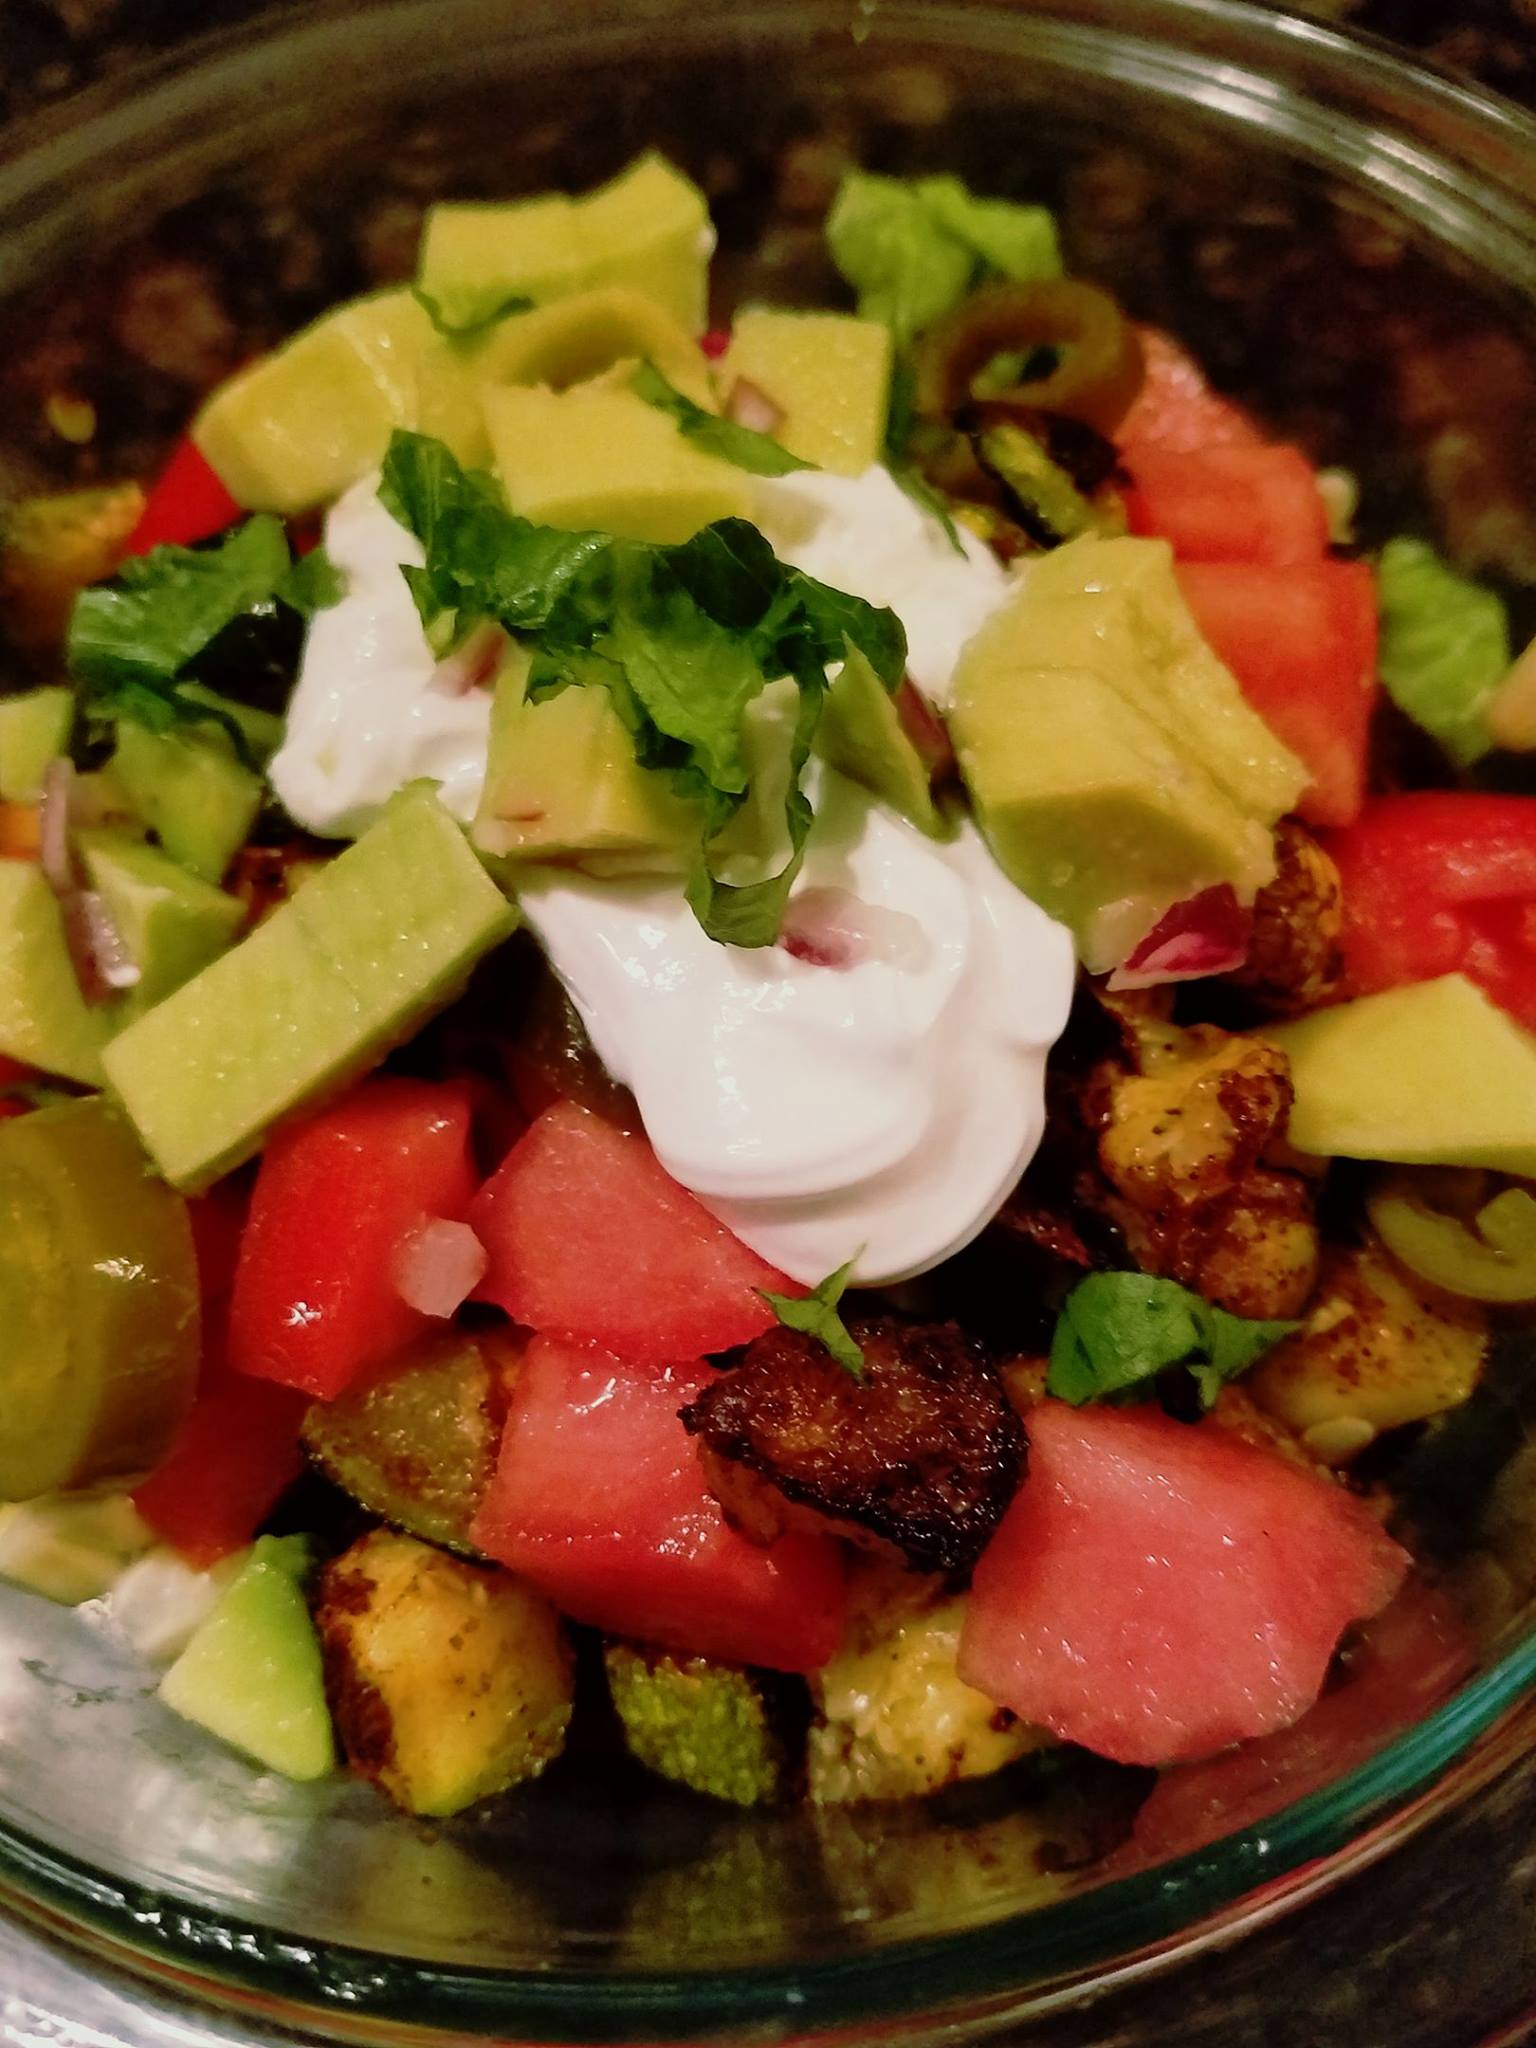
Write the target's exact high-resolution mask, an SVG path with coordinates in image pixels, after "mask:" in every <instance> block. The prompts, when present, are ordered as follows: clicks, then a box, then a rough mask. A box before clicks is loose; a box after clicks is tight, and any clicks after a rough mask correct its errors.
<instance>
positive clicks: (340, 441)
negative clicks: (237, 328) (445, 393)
mask: <svg viewBox="0 0 1536 2048" xmlns="http://www.w3.org/2000/svg"><path fill="white" fill-rule="evenodd" d="M424 364H430V365H431V374H432V375H433V376H434V377H442V376H446V375H449V374H452V357H451V355H450V354H448V353H447V352H446V351H445V350H444V349H443V347H442V345H441V340H440V337H439V336H438V334H437V330H436V329H435V328H434V327H433V325H432V321H431V318H430V317H429V315H428V314H427V312H426V310H425V309H424V308H423V307H422V306H421V305H420V304H418V302H417V300H416V299H415V298H414V297H413V295H412V294H411V293H410V292H409V291H407V290H399V291H387V292H376V293H373V294H371V295H370V296H368V297H366V298H361V299H354V300H352V301H351V302H350V303H349V304H347V305H344V306H338V307H337V308H336V310H335V311H334V312H331V313H327V314H325V315H323V316H322V318H320V319H319V320H317V321H315V323H314V324H313V326H310V327H306V328H305V329H304V330H303V331H302V333H299V334H296V335H295V336H294V337H293V339H292V340H291V341H290V342H287V343H286V344H285V345H284V346H283V347H282V348H280V349H278V350H277V351H276V352H275V353H274V354H272V355H269V356H263V357H262V358H261V360H260V361H259V362H255V363H252V364H251V366H250V368H249V369H246V370H242V371H240V372H239V374H238V375H236V376H234V377H232V378H231V379H230V380H229V382H228V383H227V384H221V385H220V386H219V388H218V390H217V391H216V392H215V393H214V394H213V396H212V398H210V399H209V401H208V403H207V404H206V405H205V406H204V407H203V409H202V411H201V412H200V413H199V414H198V416H197V419H196V420H195V421H194V423H193V428H192V436H193V439H194V440H195V441H196V442H197V445H198V447H199V448H200V449H201V450H202V452H203V454H204V455H205V456H206V457H207V459H208V461H209V462H210V463H211V464H212V465H213V467H214V469H215V470H217V471H218V473H219V475H220V477H221V478H222V479H223V481H224V483H225V485H226V486H227V487H228V489H229V490H230V492H231V493H232V494H233V495H234V497H236V498H237V499H238V500H239V502H240V503H241V504H242V505H245V506H247V507H248V508H249V509H250V510H252V511H257V512H281V513H285V514H286V513H292V512H305V511H308V510H309V509H310V507H311V506H314V505H320V504H323V503H325V501H326V500H327V499H330V498H334V497H336V496H337V495H338V494H339V493H340V492H341V491H344V490H345V489H346V488H347V486H348V485H349V484H352V483H356V481H357V479H358V478H359V477H361V476H364V475H366V474H367V472H368V471H369V470H370V469H372V468H374V466H375V465H376V464H377V463H378V462H380V461H381V460H382V458H383V455H384V450H385V448H386V447H387V446H388V444H389V437H390V435H391V433H392V432H393V431H394V429H395V428H396V427H414V426H415V425H416V424H417V420H418V416H419V397H420V390H421V383H422V377H423V365H424Z"/></svg>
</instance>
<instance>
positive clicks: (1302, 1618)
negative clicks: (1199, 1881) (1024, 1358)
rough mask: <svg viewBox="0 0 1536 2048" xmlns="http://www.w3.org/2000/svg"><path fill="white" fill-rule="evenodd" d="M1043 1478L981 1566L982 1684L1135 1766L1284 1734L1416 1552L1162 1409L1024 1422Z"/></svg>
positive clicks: (1225, 1439) (973, 1628)
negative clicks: (1346, 1640)
mask: <svg viewBox="0 0 1536 2048" xmlns="http://www.w3.org/2000/svg"><path fill="white" fill-rule="evenodd" d="M1028 1429H1029V1438H1030V1450H1029V1472H1028V1476H1027V1478H1026V1479H1025V1482H1024V1485H1023V1487H1022V1488H1021V1489H1020V1491H1019V1493H1018V1495H1017V1496H1016V1498H1015V1500H1014V1502H1013V1505H1012V1506H1011V1507H1010V1508H1009V1510H1008V1513H1007V1514H1006V1516H1005V1517H1004V1518H1003V1522H1002V1525H1001V1527H1000V1528H999V1530H998V1532H997V1534H996V1536H995V1537H994V1538H993V1540H992V1542H991V1544H990V1546H989V1547H988V1549H987V1551H986V1553H985V1554H984V1556H983V1557H982V1560H981V1562H980V1564H979V1565H978V1566H977V1568H976V1577H975V1582H974V1585H973V1588H972V1592H971V1600H970V1608H969V1612H968V1614H967V1618H966V1623H965V1629H964V1633H963V1635H962V1637H961V1643H960V1672H961V1676H962V1677H963V1678H964V1679H965V1680H966V1681H967V1683H968V1684H970V1685H973V1686H975V1687H977V1688H978V1690H980V1691H982V1692H984V1693H986V1694H987V1696H988V1697H989V1698H991V1699H994V1700H996V1701H998V1702H999V1704H1000V1705H1003V1706H1007V1707H1011V1708H1012V1709H1013V1711H1014V1712H1015V1713H1016V1714H1017V1715H1019V1717H1020V1718H1021V1719H1022V1720H1025V1721H1033V1722H1037V1723H1039V1724H1040V1725H1041V1726H1043V1727H1046V1728H1049V1729H1050V1730H1051V1731H1052V1733H1053V1734H1055V1735H1058V1736H1060V1737H1062V1738H1063V1740H1065V1741H1068V1742H1076V1743H1081V1744H1082V1745H1083V1746H1084V1747H1085V1748H1087V1749H1092V1750H1097V1751H1098V1753H1099V1754H1100V1755H1101V1756H1107V1757H1112V1758H1113V1759H1114V1760H1115V1761H1116V1762H1119V1763H1128V1764H1167V1763H1179V1762H1184V1761H1188V1760H1191V1759H1194V1758H1197V1757H1204V1756H1210V1755H1213V1754H1214V1753H1215V1752H1216V1751H1217V1750H1221V1749H1225V1748H1226V1747H1227V1746H1228V1745H1229V1744H1230V1743H1234V1742H1243V1741H1246V1740H1247V1739H1248V1738H1249V1737H1250V1736H1254V1735H1265V1734H1268V1733H1269V1732H1270V1731H1271V1730H1273V1729H1276V1728H1284V1727H1287V1726H1288V1725H1289V1724H1290V1723H1291V1722H1292V1721H1294V1720H1296V1719H1297V1718H1298V1716H1299V1715H1301V1714H1302V1713H1304V1712H1305V1710H1306V1709H1307V1708H1308V1707H1309V1706H1310V1705H1311V1704H1312V1702H1313V1701H1314V1700H1315V1699H1316V1698H1317V1696H1318V1694H1319V1692H1320V1691H1321V1689H1322V1684H1323V1679H1324V1677H1325V1675H1326V1673H1327V1670H1328V1664H1329V1660H1330V1658H1331V1657H1332V1655H1333V1652H1334V1650H1335V1648H1336V1646H1337V1644H1338V1640H1339V1637H1340V1636H1341V1634H1342V1633H1343V1631H1344V1630H1345V1628H1346V1627H1348V1625H1349V1623H1350V1622H1352V1621H1356V1620H1359V1619H1360V1618H1362V1617H1363V1616H1366V1615H1370V1614H1374V1613H1375V1612H1376V1611H1377V1610H1378V1609H1379V1608H1380V1607H1382V1606H1384V1605H1385V1603H1386V1602H1387V1601H1388V1600H1389V1599H1391V1597H1392V1595H1393V1594H1394V1593H1395V1592H1396V1590H1397V1588H1398V1586H1399V1585H1400V1584H1401V1583H1402V1580H1403V1577H1404V1574H1405V1573H1406V1572H1407V1570H1408V1566H1409V1559H1408V1556H1407V1553H1406V1552H1405V1551H1403V1550H1401V1549H1400V1548H1399V1547H1398V1545H1397V1544H1395V1543H1394V1542H1392V1540H1391V1539H1390V1538H1389V1537H1388V1536H1386V1535H1385V1534H1384V1533H1383V1531H1382V1530H1381V1528H1380V1526H1379V1524H1378V1523H1377V1522H1376V1521H1375V1520H1374V1519H1373V1518H1372V1517H1371V1515H1370V1514H1369V1513H1368V1512H1367V1511H1366V1509H1365V1508H1364V1507H1362V1506H1361V1505H1360V1503H1359V1502H1358V1501H1356V1500H1354V1499H1352V1498H1351V1496H1350V1495H1348V1494H1347V1493H1345V1492H1344V1491H1343V1489H1342V1488H1341V1487H1338V1486H1335V1485H1333V1484H1331V1483H1330V1482H1328V1481H1325V1480H1322V1479H1315V1478H1313V1477H1312V1476H1311V1475H1310V1474H1309V1473H1307V1472H1304V1471H1301V1470H1300V1469H1298V1468H1297V1467H1296V1466H1294V1465H1291V1464H1288V1463H1286V1462H1285V1461H1284V1460H1283V1459H1281V1458H1279V1457H1277V1456H1275V1455H1274V1454H1273V1453H1270V1452H1267V1451H1261V1450H1257V1449H1255V1448H1254V1447H1253V1446H1251V1445H1249V1444H1245V1443H1242V1442H1240V1441H1239V1440H1238V1439H1237V1438H1236V1437H1234V1436H1232V1435H1231V1434H1230V1433H1229V1432H1227V1431H1225V1430H1222V1429H1219V1428H1218V1427H1217V1426H1216V1425H1215V1424H1213V1423H1202V1424H1196V1425H1193V1426H1192V1425H1190V1424H1187V1423H1180V1422H1174V1421H1173V1420H1172V1419H1171V1418H1170V1417H1168V1416H1166V1415H1164V1414H1163V1413H1162V1412H1161V1410H1158V1409H1153V1408H1136V1409H1130V1408H1108V1407H1101V1406H1093V1407H1087V1408H1081V1409H1076V1408H1069V1407H1067V1406H1066V1405H1065V1404H1064V1403H1062V1402H1059V1401H1045V1402H1042V1403H1041V1404H1040V1405H1039V1406H1038V1407H1036V1408H1034V1409H1032V1410H1031V1411H1030V1414H1029V1418H1028Z"/></svg>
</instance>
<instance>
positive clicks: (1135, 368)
mask: <svg viewBox="0 0 1536 2048" xmlns="http://www.w3.org/2000/svg"><path fill="white" fill-rule="evenodd" d="M1042 347H1044V348H1053V349H1055V350H1056V351H1057V352H1058V354H1057V359H1056V362H1055V364H1054V366H1053V367H1052V368H1051V369H1050V370H1049V371H1048V372H1047V373H1046V374H1045V375H1044V376H1039V377H1029V376H1026V377H1025V378H1024V379H1023V380H1022V381H1021V382H1018V383H1014V384H1009V385H1006V386H1005V387H1004V388H1003V389H1001V390H999V389H996V388H993V387H992V386H991V384H990V383H989V384H988V385H987V387H986V388H985V389H981V388H979V387H978V384H977V380H978V379H979V378H981V377H982V374H983V372H984V371H986V370H988V369H989V367H990V366H992V365H994V364H995V363H996V362H997V360H998V358H999V357H1002V356H1008V355H1013V354H1023V355H1024V356H1025V358H1026V360H1027V359H1028V357H1029V355H1031V354H1033V352H1034V351H1035V350H1036V349H1039V348H1042ZM1142 371H1143V364H1142V352H1141V343H1140V341H1139V340H1138V339H1137V336H1136V330H1135V328H1134V327H1132V325H1131V323H1130V321H1129V320H1127V319H1126V317H1125V315H1124V314H1123V313H1122V312H1121V310H1120V308H1119V306H1118V305H1117V304H1116V303H1115V301H1114V300H1113V299H1112V298H1111V297H1110V295H1109V293H1108V292H1103V291H1100V290H1099V288H1098V287H1097V285H1091V284H1083V283H1082V282H1081V281H1080V280H1079V279H1077V278H1069V277H1055V278H1045V279H1041V280H1039V281H1038V282H1036V283H1034V284H995V285H988V286H985V287H984V288H983V289H982V290H981V291H979V292H972V294H971V296H970V297H969V298H968V299H962V300H961V302H960V304H959V305H958V306H957V307H956V308H955V310H954V312H953V313H951V314H949V316H948V317H947V318H946V319H944V320H941V321H940V322H939V324H938V325H937V326H936V327H934V328H932V329H930V331H929V332H928V333H927V334H926V335H925V336H924V338H923V340H922V342H921V343H920V345H919V348H918V353H917V364H916V372H917V381H916V390H915V397H916V403H917V410H918V412H919V413H921V414H922V415H923V416H924V417H925V418H927V419H953V418H954V417H955V415H956V414H957V413H960V412H962V411H963V410H964V409H965V408H966V407H967V406H969V405H971V404H972V403H973V402H974V401H976V400H978V399H983V400H984V401H985V403H986V405H987V406H988V408H989V409H990V410H993V411H999V410H1001V411H1005V412H1011V413H1016V414H1028V413H1042V412H1044V413H1061V414H1064V415H1065V416H1066V417H1067V418H1068V419H1076V420H1086V421H1087V423H1088V424H1089V425H1090V426H1093V427H1097V428H1098V430H1099V431H1100V433H1104V434H1107V433H1109V432H1111V431H1112V429H1113V428H1114V427H1116V426H1117V425H1118V424H1119V422H1120V421H1121V419H1122V418H1123V417H1124V416H1125V413H1126V411H1127V409H1128V407H1129V406H1130V403H1131V401H1132V399H1134V398H1135V396H1136V394H1137V392H1138V391H1139V390H1140V389H1141V380H1142Z"/></svg>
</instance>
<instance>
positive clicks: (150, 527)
mask: <svg viewBox="0 0 1536 2048" xmlns="http://www.w3.org/2000/svg"><path fill="white" fill-rule="evenodd" d="M244 516H245V513H244V509H243V507H241V506H240V505H238V504H237V503H236V502H235V500H234V499H233V498H232V497H231V496H230V494H229V492H228V491H227V490H226V489H225V488H224V485H223V483H222V482H221V481H220V479H219V477H218V476H217V474H216V473H215V472H214V471H213V470H212V469H211V468H210V467H209V465H208V463H207V461H206V460H205V458H204V456H203V453H202V451H201V449H199V447H198V446H197V443H196V442H195V441H194V440H193V439H192V437H191V436H190V435H184V436H183V438H182V439H181V440H180V441H178V442H177V443H176V446H175V448H174V449H173V450H172V451H171V458H170V460H169V462H167V463H166V465H165V468H164V469H163V470H162V471H161V472H160V475H159V478H158V479H157V481H156V482H155V483H154V484H153V485H152V486H151V487H150V493H149V497H148V498H147V499H146V501H145V505H144V510H143V511H142V512H141V513H140V514H139V523H138V525H137V526H136V527H135V528H134V529H133V531H132V533H130V534H129V536H128V539H127V541H126V543H125V544H124V547H123V553H124V554H125V555H147V554H148V553H149V551H150V549H151V548H157V547H160V546H162V545H164V544H165V543H166V542H167V541H171V542H174V543H175V544H176V545H177V546H178V547H190V546H191V544H192V543H193V541H196V540H210V539H211V538H212V537H213V535H214V534H216V533H222V532H223V531H224V529H225V527H226V526H233V525H234V523H235V521H236V520H237V519H243V518H244Z"/></svg>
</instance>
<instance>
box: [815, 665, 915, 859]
mask: <svg viewBox="0 0 1536 2048" xmlns="http://www.w3.org/2000/svg"><path fill="white" fill-rule="evenodd" d="M816 751H817V753H818V754H820V755H821V756H822V758H823V760H826V761H829V762H830V763H831V764H832V766H833V767H834V768H837V769H840V770H841V771H842V773H843V774H844V775H849V776H851V777H852V778H853V780H854V781H855V782H861V783H862V784H863V785H864V787H865V788H866V789H868V790H872V791H873V793H874V794H875V795H876V796H878V797H880V798H882V799H883V800H884V801H885V802H886V803H888V804H889V805H890V806H891V807H892V809H893V810H897V811H900V812H901V814H902V816H903V817H906V818H910V819H911V820H912V822H913V824H914V825H916V826H917V827H918V829H919V830H920V831H923V832H927V833H929V834H930V835H932V836H933V837H935V838H937V837H938V836H940V835H941V834H942V833H943V831H944V829H945V825H944V819H943V816H942V815H941V813H940V811H939V809H938V806H937V805H936V804H935V803H934V801H933V789H932V786H931V784H930V782H929V778H928V767H927V763H926V762H925V761H924V760H923V757H922V755H921V754H919V752H918V751H917V748H916V747H915V746H914V745H913V744H912V742H911V740H910V739H908V737H907V735H906V734H905V732H903V731H902V726H901V714H900V712H899V711H898V710H897V709H896V700H895V698H894V697H893V696H892V695H891V693H890V691H889V690H887V689H886V687H885V685H884V684H883V683H882V682H881V680H880V678H879V677H878V676H877V675H876V674H875V672H874V670H873V669H872V668H871V667H870V665H869V663H868V662H867V661H866V660H865V658H864V656H863V655H862V654H861V653H860V651H859V650H858V648H857V647H855V646H854V645H853V644H852V643H851V642H850V643H849V645H848V651H847V654H846V656H845V658H844V661H843V665H842V668H841V669H840V670H839V671H838V673H837V675H836V676H835V677H834V679H833V681H832V685H831V687H830V688H829V689H828V691H827V697H826V702H825V704H824V705H823V707H822V713H821V724H820V725H819V726H818V727H817V730H816Z"/></svg>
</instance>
